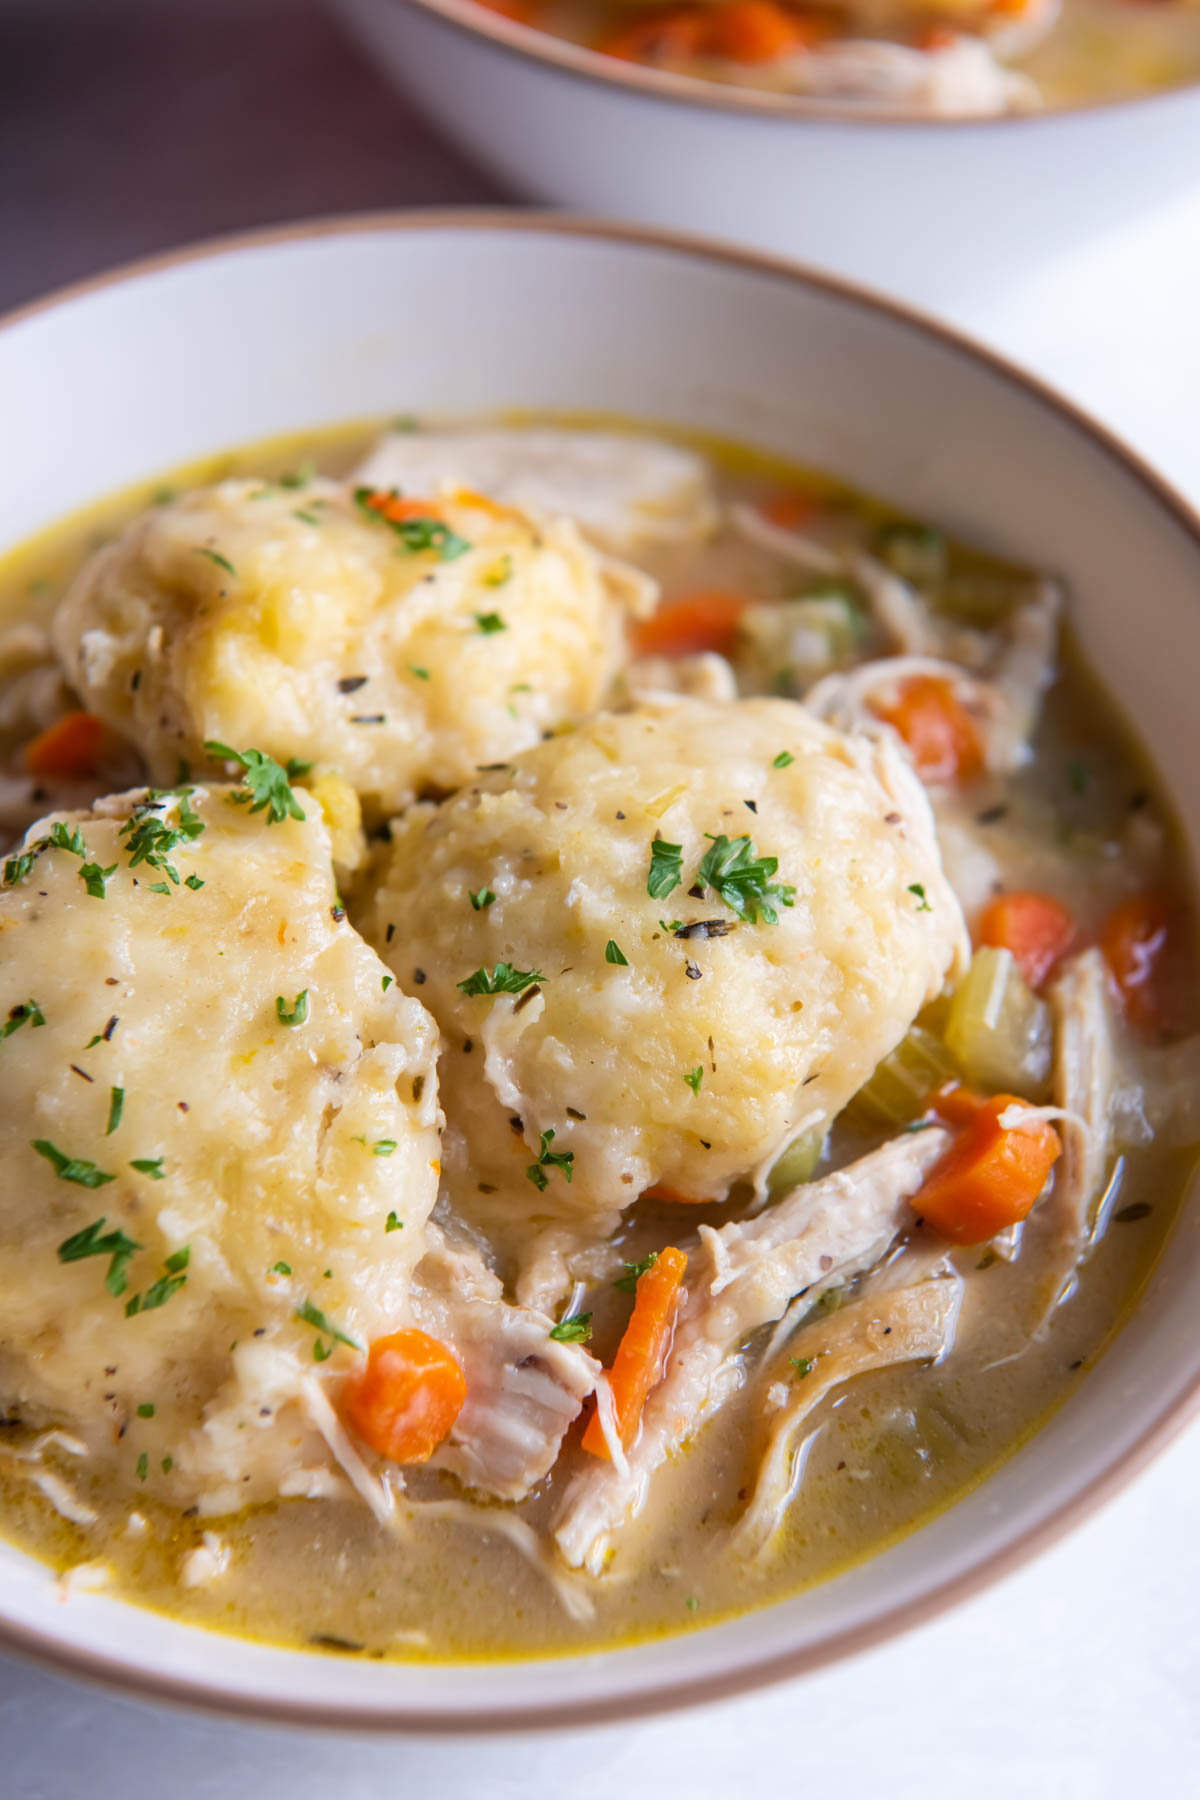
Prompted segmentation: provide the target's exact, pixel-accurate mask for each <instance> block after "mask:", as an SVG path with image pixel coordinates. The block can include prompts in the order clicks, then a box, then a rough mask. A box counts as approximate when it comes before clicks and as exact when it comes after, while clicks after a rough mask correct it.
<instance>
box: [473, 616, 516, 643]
mask: <svg viewBox="0 0 1200 1800" xmlns="http://www.w3.org/2000/svg"><path fill="white" fill-rule="evenodd" d="M475 623H476V625H478V627H479V629H480V631H481V632H482V633H483V635H484V637H491V636H492V634H493V632H496V631H507V630H508V622H507V620H506V619H504V618H503V617H502V616H501V614H500V613H498V612H486V613H476V614H475Z"/></svg>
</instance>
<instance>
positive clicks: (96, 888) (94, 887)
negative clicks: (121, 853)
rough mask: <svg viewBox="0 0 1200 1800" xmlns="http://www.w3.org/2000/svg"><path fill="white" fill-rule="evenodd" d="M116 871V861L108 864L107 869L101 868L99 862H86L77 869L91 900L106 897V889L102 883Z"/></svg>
mask: <svg viewBox="0 0 1200 1800" xmlns="http://www.w3.org/2000/svg"><path fill="white" fill-rule="evenodd" d="M116 872H117V865H116V863H112V864H110V866H109V867H108V868H107V869H102V868H101V867H100V864H99V863H94V862H86V863H84V865H83V867H82V868H81V869H80V871H79V879H80V881H82V883H83V885H84V887H85V888H86V889H87V891H88V893H89V894H90V895H91V897H92V899H93V900H103V899H105V898H106V897H107V889H106V887H105V885H104V884H105V882H107V881H108V880H109V878H110V877H111V876H113V875H115V874H116Z"/></svg>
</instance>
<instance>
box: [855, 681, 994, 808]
mask: <svg viewBox="0 0 1200 1800" xmlns="http://www.w3.org/2000/svg"><path fill="white" fill-rule="evenodd" d="M871 710H872V711H873V712H874V713H875V714H876V716H877V717H878V718H881V719H885V720H886V721H887V723H888V724H889V725H892V726H894V727H895V729H896V730H897V731H898V732H899V733H900V736H901V737H902V738H903V739H904V741H905V743H906V744H907V745H908V747H909V750H910V751H911V752H912V759H913V762H914V763H915V764H916V768H917V774H918V775H920V777H921V779H922V780H923V781H960V782H961V781H972V780H974V778H975V776H977V775H978V774H979V773H980V771H981V770H982V768H983V744H982V742H981V741H980V737H979V728H978V726H977V725H976V723H975V721H974V719H973V718H972V717H971V715H970V713H969V712H968V711H967V709H966V707H965V706H964V705H963V703H962V701H961V700H960V699H959V698H958V695H957V694H956V693H955V692H954V689H953V687H952V686H951V684H950V682H948V681H944V680H942V679H941V678H940V677H939V676H937V675H913V676H911V677H910V678H909V679H908V680H907V681H903V682H901V684H900V688H899V692H898V693H897V696H896V699H895V701H894V702H893V704H892V705H891V706H885V705H883V704H882V703H880V702H879V701H876V702H874V703H873V705H872V709H871Z"/></svg>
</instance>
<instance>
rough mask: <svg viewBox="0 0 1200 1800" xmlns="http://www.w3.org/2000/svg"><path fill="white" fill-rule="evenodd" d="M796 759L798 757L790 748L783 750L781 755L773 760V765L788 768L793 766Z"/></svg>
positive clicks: (774, 767) (773, 766)
mask: <svg viewBox="0 0 1200 1800" xmlns="http://www.w3.org/2000/svg"><path fill="white" fill-rule="evenodd" d="M795 760H796V759H795V757H794V756H793V755H792V753H791V751H790V750H781V751H780V752H779V755H778V756H777V757H776V758H775V760H774V761H773V762H772V764H771V767H772V768H773V769H787V768H790V767H791V765H792V763H794V762H795Z"/></svg>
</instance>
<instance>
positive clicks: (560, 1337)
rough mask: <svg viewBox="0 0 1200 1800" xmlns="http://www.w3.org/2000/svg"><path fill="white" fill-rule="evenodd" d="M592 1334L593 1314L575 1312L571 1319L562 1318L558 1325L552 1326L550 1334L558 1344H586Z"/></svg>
mask: <svg viewBox="0 0 1200 1800" xmlns="http://www.w3.org/2000/svg"><path fill="white" fill-rule="evenodd" d="M591 1335H592V1315H591V1313H590V1312H588V1313H575V1314H574V1315H573V1316H572V1317H571V1318H569V1319H560V1320H559V1321H558V1324H557V1325H552V1326H551V1327H550V1336H551V1337H552V1338H553V1339H554V1342H555V1343H556V1344H586V1343H587V1341H588V1339H589V1338H590V1337H591Z"/></svg>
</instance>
